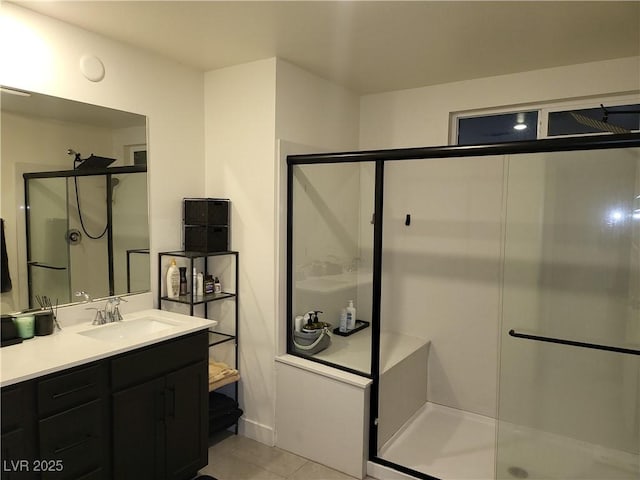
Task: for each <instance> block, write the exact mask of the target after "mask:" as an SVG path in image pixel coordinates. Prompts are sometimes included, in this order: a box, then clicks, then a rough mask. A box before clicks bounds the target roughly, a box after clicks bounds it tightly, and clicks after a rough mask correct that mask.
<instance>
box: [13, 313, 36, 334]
mask: <svg viewBox="0 0 640 480" xmlns="http://www.w3.org/2000/svg"><path fill="white" fill-rule="evenodd" d="M34 325H35V316H34V315H33V313H30V314H25V315H18V316H16V326H17V327H18V335H20V338H24V339H25V340H26V339H27V338H33V330H34Z"/></svg>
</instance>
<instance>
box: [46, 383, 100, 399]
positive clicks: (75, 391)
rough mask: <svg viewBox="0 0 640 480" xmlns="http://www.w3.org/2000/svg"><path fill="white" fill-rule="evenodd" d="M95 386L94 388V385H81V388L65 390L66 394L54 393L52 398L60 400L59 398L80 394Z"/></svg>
mask: <svg viewBox="0 0 640 480" xmlns="http://www.w3.org/2000/svg"><path fill="white" fill-rule="evenodd" d="M95 386H96V384H95V383H88V384H87V385H82V386H81V387H77V388H72V389H71V390H67V391H66V392H62V393H55V394H54V395H53V398H54V399H57V398H60V397H65V396H67V395H71V394H73V393H77V392H81V391H82V390H86V389H87V388H93V387H95Z"/></svg>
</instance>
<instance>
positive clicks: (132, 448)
mask: <svg viewBox="0 0 640 480" xmlns="http://www.w3.org/2000/svg"><path fill="white" fill-rule="evenodd" d="M112 405H113V478H114V479H118V480H127V479H131V480H140V479H150V480H151V479H153V480H155V479H161V478H164V477H165V473H164V441H165V439H164V415H165V392H164V378H159V379H156V380H150V381H148V382H146V383H142V384H140V385H137V386H135V387H131V388H128V389H126V390H122V391H120V392H118V393H114V394H113V396H112Z"/></svg>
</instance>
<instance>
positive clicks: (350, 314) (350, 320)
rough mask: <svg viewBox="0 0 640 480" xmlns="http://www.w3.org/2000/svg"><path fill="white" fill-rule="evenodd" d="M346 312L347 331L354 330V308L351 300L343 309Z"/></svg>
mask: <svg viewBox="0 0 640 480" xmlns="http://www.w3.org/2000/svg"><path fill="white" fill-rule="evenodd" d="M345 310H346V311H347V330H353V329H354V328H356V308H355V307H354V306H353V300H349V306H348V307H347V308H345Z"/></svg>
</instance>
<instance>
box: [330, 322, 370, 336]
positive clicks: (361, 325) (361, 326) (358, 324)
mask: <svg viewBox="0 0 640 480" xmlns="http://www.w3.org/2000/svg"><path fill="white" fill-rule="evenodd" d="M369 325H370V322H367V321H366V320H356V326H355V328H354V329H353V330H349V331H348V332H341V331H340V327H336V328H334V329H333V333H335V334H336V335H340V336H341V337H348V336H349V335H353V334H354V333H356V332H359V331H360V330H364V329H365V328H367V327H368V326H369Z"/></svg>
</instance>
